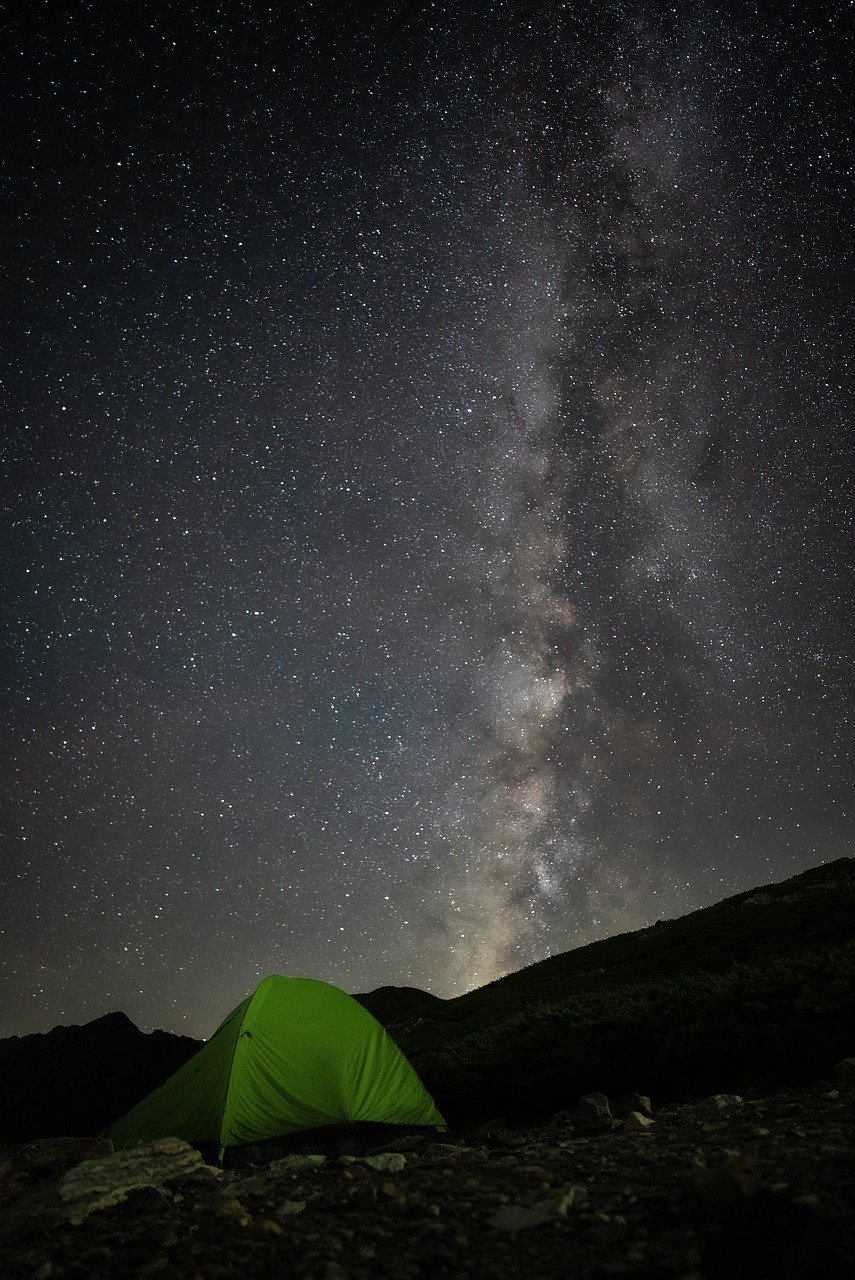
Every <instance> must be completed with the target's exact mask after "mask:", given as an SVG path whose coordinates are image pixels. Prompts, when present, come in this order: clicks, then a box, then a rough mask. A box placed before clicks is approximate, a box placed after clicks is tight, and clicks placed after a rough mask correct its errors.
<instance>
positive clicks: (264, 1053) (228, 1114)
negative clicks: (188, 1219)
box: [106, 974, 447, 1160]
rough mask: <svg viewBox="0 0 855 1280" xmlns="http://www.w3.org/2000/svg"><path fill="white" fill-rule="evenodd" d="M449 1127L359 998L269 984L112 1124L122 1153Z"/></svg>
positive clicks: (302, 984) (319, 987) (290, 981)
mask: <svg viewBox="0 0 855 1280" xmlns="http://www.w3.org/2000/svg"><path fill="white" fill-rule="evenodd" d="M366 1121H367V1122H372V1123H375V1124H383V1125H407V1126H418V1127H423V1126H427V1127H430V1128H434V1129H441V1130H444V1129H445V1128H446V1127H447V1126H446V1123H445V1121H444V1120H443V1118H442V1116H441V1115H440V1113H439V1111H438V1110H437V1108H436V1106H435V1105H434V1102H433V1100H432V1098H431V1097H430V1095H429V1094H428V1092H427V1090H426V1089H425V1087H424V1085H423V1084H422V1082H421V1080H419V1078H418V1076H417V1075H416V1073H415V1071H414V1070H413V1068H412V1067H411V1066H410V1064H409V1062H408V1061H407V1059H406V1058H405V1057H404V1055H403V1054H402V1053H401V1050H400V1049H399V1048H398V1046H397V1045H396V1044H395V1042H394V1040H393V1039H392V1038H391V1036H389V1035H387V1033H386V1032H385V1031H384V1029H383V1027H381V1025H380V1023H379V1022H378V1021H377V1020H376V1018H374V1017H372V1015H371V1014H370V1013H369V1012H368V1010H367V1009H364V1008H363V1006H362V1005H361V1004H359V1002H358V1001H357V1000H354V999H353V997H352V996H349V995H347V994H346V993H345V992H344V991H340V990H339V989H338V987H333V986H330V985H329V983H326V982H318V981H316V980H315V979H312V978H283V977H279V976H278V975H276V974H274V975H273V976H272V977H269V978H265V979H264V981H263V982H262V983H261V985H260V986H259V987H257V988H256V990H255V991H254V993H253V994H252V995H251V996H247V998H246V1000H243V1001H241V1003H240V1004H239V1005H238V1006H237V1008H236V1009H233V1010H232V1012H231V1013H230V1014H229V1016H228V1017H227V1018H226V1020H225V1022H223V1023H222V1024H221V1025H220V1026H219V1027H218V1028H217V1030H216V1031H215V1032H214V1034H213V1036H212V1037H211V1039H210V1040H208V1041H207V1043H206V1044H204V1045H203V1046H202V1048H201V1049H200V1050H199V1052H198V1053H197V1054H195V1055H194V1056H193V1057H192V1058H191V1059H190V1060H189V1061H188V1062H185V1064H184V1066H183V1067H180V1068H179V1069H178V1071H176V1072H175V1074H174V1075H172V1076H170V1077H169V1079H168V1080H167V1081H166V1082H165V1083H164V1084H162V1085H161V1086H160V1088H159V1089H155V1090H154V1092H153V1093H150V1094H149V1095H148V1096H147V1097H145V1098H143V1099H142V1101H141V1102H138V1103H137V1105H136V1106H135V1107H133V1108H132V1109H131V1110H130V1111H129V1112H127V1114H126V1115H124V1116H122V1118H121V1119H120V1120H117V1121H116V1122H115V1124H112V1125H110V1127H109V1128H108V1129H107V1130H106V1137H108V1138H112V1139H113V1141H114V1143H115V1144H116V1146H117V1147H126V1146H128V1145H129V1144H130V1143H132V1142H136V1141H138V1140H139V1139H145V1140H147V1141H148V1140H151V1139H152V1138H164V1137H168V1136H170V1135H174V1136H175V1137H179V1138H184V1139H185V1140H186V1141H187V1142H193V1143H209V1142H214V1143H215V1144H216V1145H217V1146H218V1148H219V1158H220V1159H221V1160H222V1158H223V1153H224V1152H225V1151H226V1150H227V1149H229V1148H231V1147H238V1146H244V1145H249V1144H257V1143H263V1142H264V1141H266V1140H268V1139H272V1138H277V1137H282V1136H284V1135H289V1134H296V1133H300V1132H302V1131H304V1130H307V1129H316V1128H319V1127H322V1126H326V1125H341V1124H343V1123H348V1122H350V1123H354V1124H356V1123H362V1122H366Z"/></svg>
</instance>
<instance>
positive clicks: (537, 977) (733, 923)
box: [377, 858, 855, 1054]
mask: <svg viewBox="0 0 855 1280" xmlns="http://www.w3.org/2000/svg"><path fill="white" fill-rule="evenodd" d="M853 939H855V859H852V858H839V859H837V860H836V861H835V862H830V863H827V864H826V865H824V866H819V867H812V868H811V869H810V870H809V871H804V872H802V873H801V874H799V875H796V876H792V877H791V878H790V879H788V880H783V881H781V882H780V883H779V884H771V885H763V886H762V887H759V888H755V889H751V890H746V891H744V892H742V893H738V894H734V895H733V896H732V897H730V898H725V899H723V900H722V901H721V902H717V903H716V904H715V905H714V906H711V907H703V908H701V909H700V910H698V911H692V912H690V913H689V914H688V915H685V916H680V917H678V918H677V919H675V920H662V921H657V923H656V924H654V925H650V926H649V927H648V928H646V929H639V930H637V931H635V932H633V933H622V934H617V935H615V936H614V937H611V938H603V939H602V940H600V941H599V942H592V943H589V944H588V945H587V946H584V947H578V948H576V949H575V950H573V951H566V952H563V953H562V954H561V955H556V956H550V957H549V958H548V959H546V960H541V961H539V962H538V963H537V964H533V965H529V966H528V967H527V968H525V969H520V970H518V971H517V972H516V973H511V974H508V975H507V977H504V978H499V979H497V980H496V981H495V982H491V983H488V984H487V985H486V986H483V987H477V988H476V989H475V990H473V991H468V992H467V993H466V994H465V995H462V996H457V997H456V998H455V999H452V1000H444V1001H441V1002H437V1003H435V1004H433V1005H431V1006H421V1005H420V1006H419V1007H417V1008H413V1010H412V1012H411V1013H410V1015H409V1016H405V1009H404V1008H403V1006H402V1007H400V1008H398V1009H396V1015H397V1016H396V1021H397V1023H398V1026H397V1031H398V1037H399V1041H400V1043H401V1047H402V1048H404V1049H405V1050H406V1052H408V1053H416V1054H417V1053H419V1052H422V1051H425V1050H433V1049H435V1048H436V1046H437V1043H438V1042H442V1043H444V1044H445V1043H449V1042H451V1041H453V1040H456V1039H457V1038H459V1037H461V1036H465V1035H468V1034H470V1033H471V1032H473V1031H477V1030H479V1029H480V1028H483V1027H489V1026H493V1025H495V1023H496V1021H497V1020H503V1019H505V1018H509V1017H511V1016H513V1015H514V1014H516V1013H519V1012H522V1011H524V1010H527V1009H531V1008H532V1007H533V1006H535V1005H537V1004H541V1003H544V1002H547V1003H551V1002H554V1001H557V1000H562V999H564V998H565V997H567V996H571V995H581V994H583V993H588V992H592V993H593V992H605V991H614V990H616V989H618V988H621V987H623V986H625V985H626V984H628V983H638V982H644V981H650V980H654V979H655V980H657V981H662V980H667V979H670V978H677V977H680V976H681V975H686V974H690V973H701V972H703V973H721V972H723V971H726V970H728V969H730V968H731V967H732V966H733V965H734V964H740V963H741V964H747V965H755V964H758V963H760V962H762V961H768V960H771V959H773V958H775V957H790V956H792V955H794V954H795V953H796V952H799V951H807V950H812V949H815V948H821V947H835V946H838V945H840V944H842V943H845V942H848V941H852V940H853ZM402 990H407V988H403V989H402ZM422 994H424V993H422ZM434 999H435V997H434ZM377 1016H380V1015H377ZM382 1020H383V1019H382V1017H381V1021H382Z"/></svg>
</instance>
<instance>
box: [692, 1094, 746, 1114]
mask: <svg viewBox="0 0 855 1280" xmlns="http://www.w3.org/2000/svg"><path fill="white" fill-rule="evenodd" d="M741 1106H742V1098H741V1097H740V1096H739V1094H738V1093H714V1094H713V1095H712V1097H711V1098H706V1099H705V1100H704V1101H703V1102H702V1103H701V1107H700V1109H701V1110H702V1111H705V1112H712V1113H713V1114H715V1113H716V1112H718V1111H726V1110H727V1109H728V1108H729V1107H741Z"/></svg>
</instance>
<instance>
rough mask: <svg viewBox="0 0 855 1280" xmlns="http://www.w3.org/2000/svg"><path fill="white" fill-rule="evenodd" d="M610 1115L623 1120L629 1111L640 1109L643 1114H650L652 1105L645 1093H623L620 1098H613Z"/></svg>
mask: <svg viewBox="0 0 855 1280" xmlns="http://www.w3.org/2000/svg"><path fill="white" fill-rule="evenodd" d="M611 1108H612V1115H613V1116H617V1117H618V1118H619V1119H621V1120H623V1119H625V1118H626V1116H628V1115H629V1113H630V1112H631V1111H640V1112H641V1114H642V1115H643V1116H652V1115H653V1107H652V1106H651V1105H650V1099H649V1098H648V1096H647V1094H646V1093H625V1094H623V1095H622V1096H621V1097H620V1098H613V1099H612V1103H611Z"/></svg>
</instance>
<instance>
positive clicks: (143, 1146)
mask: <svg viewBox="0 0 855 1280" xmlns="http://www.w3.org/2000/svg"><path fill="white" fill-rule="evenodd" d="M202 1165H203V1161H202V1157H201V1155H200V1154H199V1152H198V1151H197V1150H196V1148H195V1147H191V1146H190V1144H189V1143H187V1142H184V1141H182V1139H181V1138H158V1139H156V1140H155V1141H154V1142H139V1143H137V1145H136V1146H134V1147H128V1148H126V1149H125V1150H124V1151H119V1152H117V1153H116V1154H115V1155H110V1156H105V1157H102V1158H101V1159H95V1160H84V1161H83V1162H82V1163H81V1164H78V1165H76V1166H75V1167H74V1168H73V1169H70V1170H69V1171H68V1172H67V1173H65V1174H63V1176H62V1178H61V1179H60V1181H59V1185H58V1188H57V1190H58V1194H59V1200H60V1204H61V1208H62V1212H63V1216H64V1217H65V1218H66V1219H67V1220H68V1221H69V1222H71V1223H73V1224H75V1225H76V1224H78V1223H81V1222H83V1220H84V1219H85V1218H87V1217H88V1216H89V1214H90V1213H94V1212H95V1211H96V1210H98V1209H107V1208H109V1207H110V1206H111V1205H114V1204H120V1203H121V1202H122V1201H123V1200H126V1199H127V1197H128V1194H129V1192H131V1191H136V1190H139V1189H140V1188H154V1189H155V1190H162V1189H163V1187H164V1185H165V1184H166V1183H168V1182H173V1181H175V1180H177V1179H181V1178H186V1177H187V1175H188V1174H191V1173H193V1172H194V1171H195V1170H197V1169H199V1168H200V1167H202ZM217 1172H219V1171H217Z"/></svg>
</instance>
